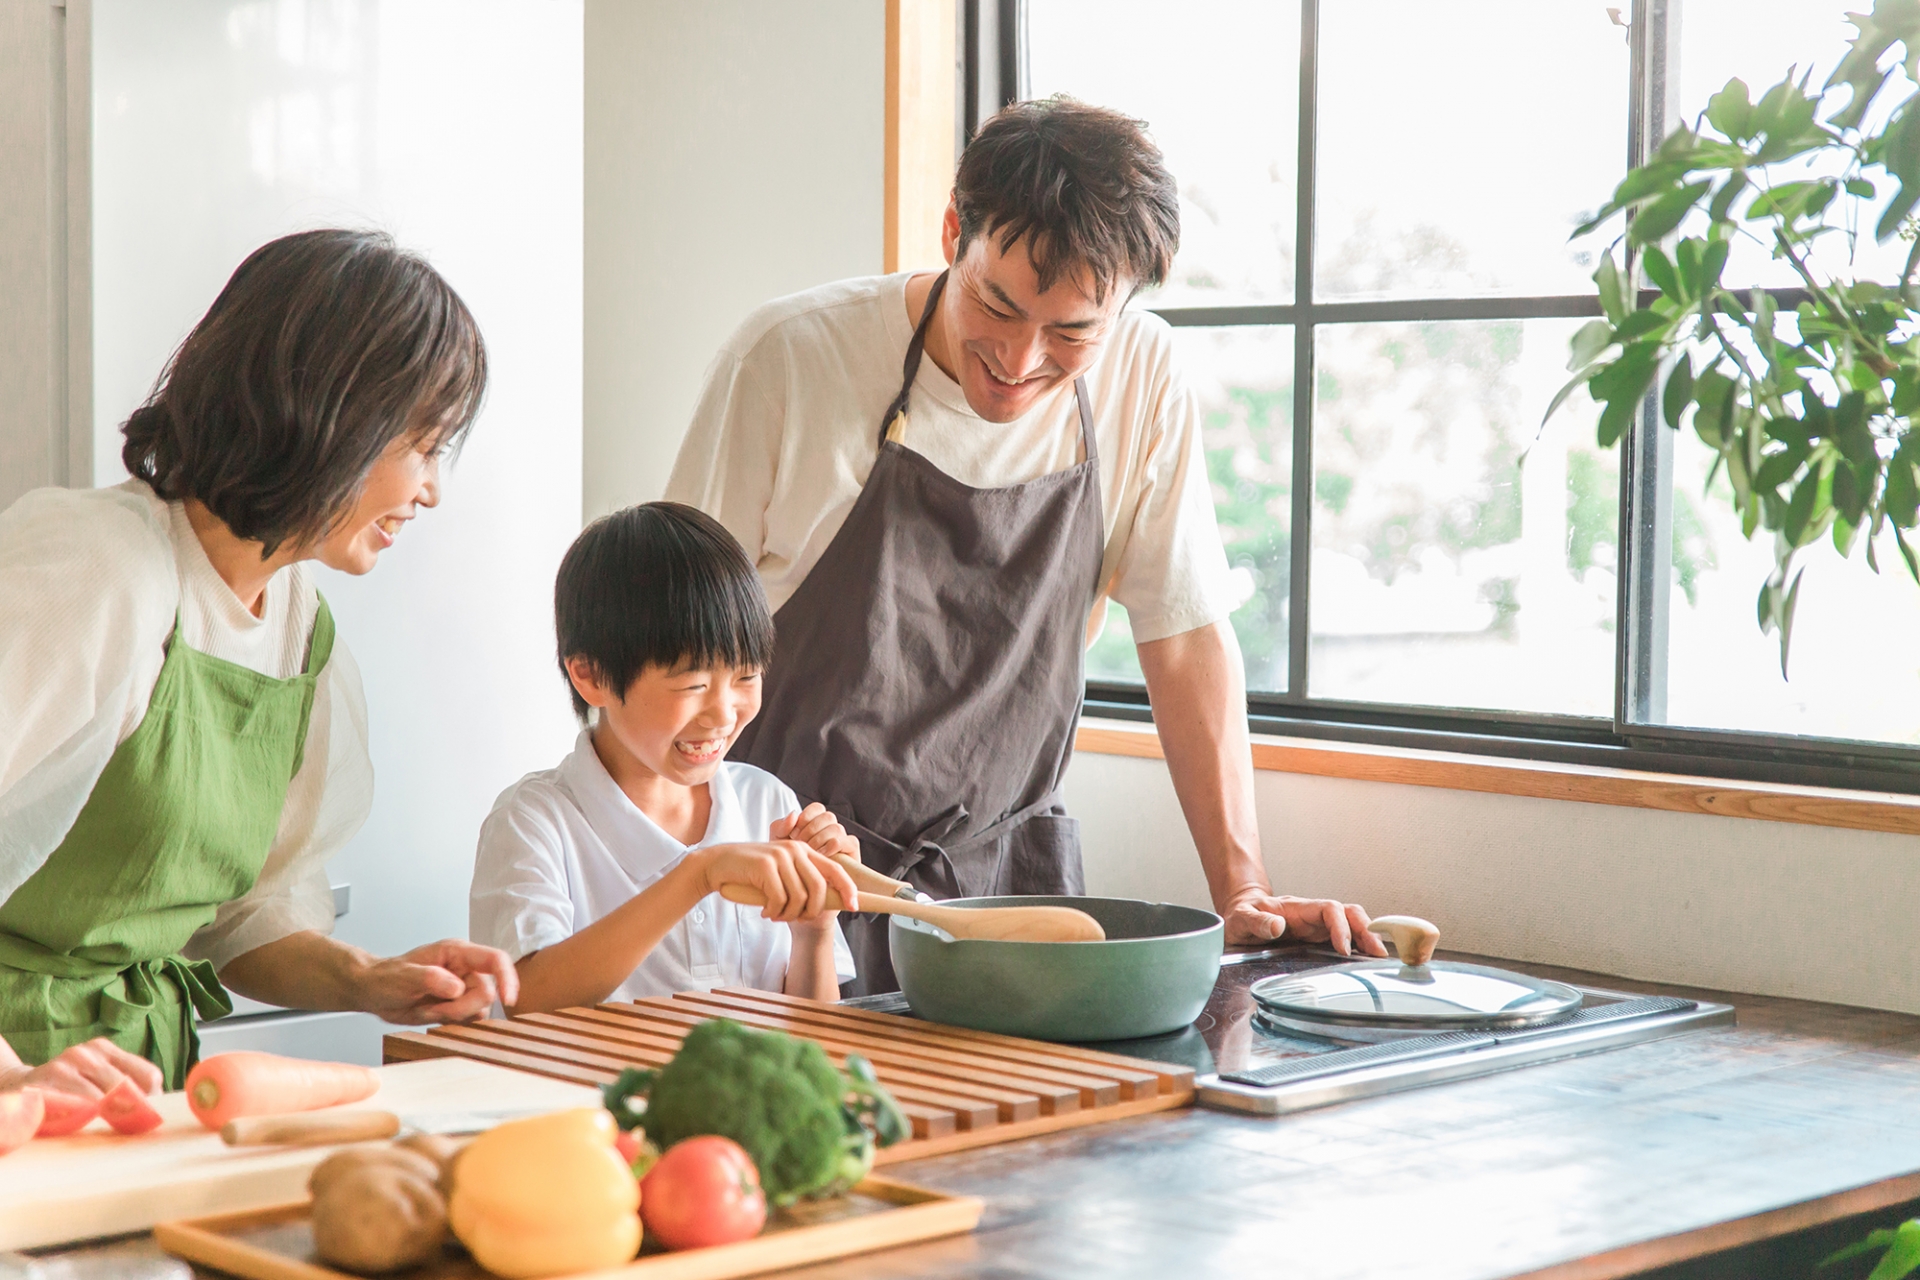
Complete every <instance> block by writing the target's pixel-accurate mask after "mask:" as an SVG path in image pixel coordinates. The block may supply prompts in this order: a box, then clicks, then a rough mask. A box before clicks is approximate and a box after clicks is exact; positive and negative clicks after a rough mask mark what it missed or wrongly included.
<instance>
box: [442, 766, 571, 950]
mask: <svg viewBox="0 0 1920 1280" xmlns="http://www.w3.org/2000/svg"><path fill="white" fill-rule="evenodd" d="M536 797H537V793H534V794H529V792H528V791H527V790H526V789H524V788H523V787H521V786H518V785H516V786H515V787H514V788H512V789H510V790H509V791H508V792H507V794H506V795H504V796H502V797H501V798H500V801H499V803H497V804H496V805H494V808H493V812H492V813H490V814H488V815H487V820H486V821H485V822H483V823H481V824H480V846H479V849H478V850H477V851H476V852H475V854H474V861H473V887H472V890H471V891H470V892H469V894H468V896H467V934H468V936H469V937H470V938H472V939H473V941H475V942H478V943H480V944H482V945H483V946H489V947H498V948H500V949H501V950H502V951H504V952H506V953H507V954H508V955H509V956H511V957H512V958H513V959H514V960H515V961H516V962H518V961H520V960H524V959H526V958H527V957H528V956H530V955H532V954H533V953H534V952H536V951H539V950H541V949H542V948H545V947H550V946H553V945H554V944H556V943H560V942H565V941H566V940H567V939H568V938H571V937H572V936H573V934H574V930H575V920H574V910H573V899H572V897H571V895H570V894H569V893H568V891H567V858H566V840H565V836H564V834H563V832H562V828H561V826H560V823H559V822H558V820H557V819H556V817H555V815H554V814H552V813H551V812H548V811H547V809H546V807H545V806H544V805H542V804H540V803H539V802H538V800H537V798H536ZM583 923H590V922H583Z"/></svg>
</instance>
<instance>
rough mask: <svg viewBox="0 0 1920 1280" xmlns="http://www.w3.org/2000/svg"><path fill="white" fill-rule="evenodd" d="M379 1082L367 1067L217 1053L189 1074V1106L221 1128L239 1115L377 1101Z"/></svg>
mask: <svg viewBox="0 0 1920 1280" xmlns="http://www.w3.org/2000/svg"><path fill="white" fill-rule="evenodd" d="M379 1087H380V1077H379V1076H377V1075H375V1074H374V1073H373V1070H372V1069H371V1068H369V1067H356V1066H350V1065H348V1064H347V1063H344V1062H309V1061H306V1060H304V1059H301V1058H282V1057H278V1056H276V1055H274V1054H271V1053H250V1052H246V1051H241V1052H237V1053H216V1054H215V1055H214V1056H213V1057H211V1058H207V1059H204V1060H203V1061H201V1062H200V1063H199V1065H197V1066H195V1067H194V1069H193V1070H192V1071H190V1072H188V1073H187V1105H188V1106H190V1107H192V1108H193V1114H194V1115H195V1116H197V1117H199V1120H200V1123H201V1124H203V1125H205V1126H207V1128H209V1129H218V1128H219V1127H220V1126H222V1125H224V1124H225V1123H226V1122H227V1121H229V1120H233V1119H236V1118H238V1117H240V1116H272V1115H282V1114H284V1113H286V1112H289V1111H314V1110H317V1109H318V1108H320V1107H335V1106H339V1105H340V1104H341V1103H343V1102H358V1101H360V1100H361V1099H362V1098H368V1097H371V1096H373V1092H374V1090H376V1089H378V1088H379Z"/></svg>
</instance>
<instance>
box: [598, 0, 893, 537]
mask: <svg viewBox="0 0 1920 1280" xmlns="http://www.w3.org/2000/svg"><path fill="white" fill-rule="evenodd" d="M884 23H885V9H884V5H883V0H808V2H807V3H805V4H793V3H787V2H785V0H587V12H586V33H587V55H586V58H587V60H586V67H587V128H586V255H587V262H588V264H589V269H588V272H587V280H586V317H587V321H586V335H587V348H586V389H585V405H586V424H587V428H586V456H585V472H584V476H585V502H586V514H587V516H588V517H589V518H591V517H594V516H599V515H604V514H606V513H607V512H609V511H612V510H615V509H617V508H619V507H622V506H626V505H628V504H630V503H634V502H645V501H649V500H651V499H653V498H657V497H659V496H660V494H661V491H662V490H663V489H664V488H665V487H666V481H667V474H668V472H669V471H670V470H671V469H672V467H673V457H674V453H675V451H676V450H677V449H678V447H679V444H680V437H681V435H682V434H683V433H684V432H685V430H686V423H687V418H688V415H689V414H690V413H691V412H692V410H693V406H694V401H695V398H696V396H697V395H698V392H699V387H700V376H701V374H702V373H703V372H704V371H705V369H706V367H707V363H708V361H710V360H712V359H713V355H714V352H715V351H717V350H718V349H719V346H720V343H721V342H722V341H723V340H725V338H726V336H727V334H728V333H730V332H732V330H733V329H734V327H735V326H736V325H738V324H739V323H740V321H741V320H742V319H744V318H745V316H746V314H747V313H748V312H749V311H751V310H752V309H753V308H754V307H757V306H759V305H760V304H761V303H762V302H765V301H767V300H768V299H770V298H777V297H779V296H781V295H782V294H787V293H793V292H796V291H798V290H801V289H805V288H808V287H809V286H812V285H816V284H822V283H824V282H826V281H829V280H837V279H841V278H843V277H846V276H858V275H873V274H876V273H878V272H879V270H880V266H881V229H880V228H881V223H880V215H881V198H882V186H883V181H884V174H883V171H882V159H883V156H882V148H883V145H884V142H885V118H884V115H883V106H884V103H883V99H882V85H883V81H884V76H885V62H884V46H883V42H882V41H883V34H884Z"/></svg>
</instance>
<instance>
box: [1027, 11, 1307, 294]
mask: <svg viewBox="0 0 1920 1280" xmlns="http://www.w3.org/2000/svg"><path fill="white" fill-rule="evenodd" d="M1025 9H1026V15H1027V26H1026V35H1027V68H1028V92H1029V93H1030V94H1032V96H1034V97H1044V96H1046V95H1048V94H1054V93H1066V94H1071V95H1072V96H1073V97H1076V98H1079V99H1080V100H1081V101H1083V102H1091V103H1096V104H1098V105H1100V106H1103V107H1112V108H1114V109H1116V110H1119V111H1125V112H1127V113H1128V114H1130V115H1133V116H1137V117H1139V118H1140V119H1143V120H1145V121H1146V122H1147V124H1148V127H1149V128H1150V129H1151V130H1152V132H1153V137H1154V140H1155V141H1156V142H1158V143H1159V144H1160V148H1161V150H1162V151H1163V152H1165V154H1166V157H1167V164H1168V166H1169V167H1170V168H1171V169H1172V170H1173V173H1174V176H1175V178H1176V179H1177V180H1178V181H1179V184H1180V256H1179V258H1178V259H1177V260H1176V261H1175V263H1174V270H1173V272H1172V274H1171V276H1170V277H1169V278H1168V281H1167V284H1166V286H1165V287H1164V288H1163V289H1160V290H1156V291H1155V292H1153V293H1152V294H1146V295H1142V298H1143V300H1144V301H1146V302H1148V303H1149V304H1150V305H1153V306H1187V305H1206V306H1213V305H1220V304H1223V303H1233V302H1291V301H1293V228H1294V219H1295V213H1294V186H1295V184H1294V175H1295V170H1296V163H1297V162H1296V159H1295V157H1296V155H1297V150H1296V146H1297V135H1298V132H1299V125H1298V123H1297V121H1298V118H1299V117H1298V107H1299V100H1300V89H1299V84H1300V78H1299V67H1300V6H1299V4H1298V0H1211V2H1210V3H1207V4H1204V5H1202V4H1175V3H1171V2H1170V0H1028V2H1027V4H1026V5H1025Z"/></svg>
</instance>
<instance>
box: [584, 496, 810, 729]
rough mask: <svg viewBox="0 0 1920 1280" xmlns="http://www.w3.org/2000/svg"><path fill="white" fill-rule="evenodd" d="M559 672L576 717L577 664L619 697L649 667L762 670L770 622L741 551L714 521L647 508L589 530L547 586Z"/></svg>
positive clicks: (683, 509) (660, 505) (656, 505)
mask: <svg viewBox="0 0 1920 1280" xmlns="http://www.w3.org/2000/svg"><path fill="white" fill-rule="evenodd" d="M553 626H554V632H555V634H556V635H557V637H558V638H559V642H560V646H559V647H560V674H561V675H562V676H563V677H565V678H566V680H567V692H568V693H569V694H570V695H571V696H572V698H573V710H574V714H575V715H577V716H579V717H580V719H581V720H582V721H585V720H586V718H587V703H586V700H585V699H583V698H582V697H581V696H580V692H579V690H577V689H575V688H574V687H573V679H572V677H571V676H568V675H567V660H568V659H569V658H585V659H586V660H587V661H588V662H590V663H592V664H593V668H594V670H595V671H596V672H598V673H599V675H600V679H601V680H602V681H604V682H605V683H607V684H608V685H611V686H612V687H613V688H616V689H619V690H620V691H621V692H622V693H623V694H624V693H625V691H626V690H627V688H628V687H629V686H631V685H632V684H633V681H634V679H635V678H636V677H637V676H639V674H640V673H641V671H643V670H645V669H646V668H647V667H656V666H657V667H665V668H667V669H668V670H672V669H674V668H676V667H705V666H728V667H735V668H738V667H756V668H760V667H765V666H766V665H767V663H769V662H771V661H772V660H773V615H772V614H771V613H769V612H768V611H767V593H766V591H765V590H764V589H763V588H762V587H761V586H760V576H759V575H758V574H756V573H755V572H754V570H753V565H752V563H751V562H749V561H748V559H747V553H746V552H745V551H744V550H742V549H741V546H740V544H739V543H738V542H736V541H735V540H734V537H733V535H732V534H730V533H728V532H727V531H726V529H725V528H724V527H723V526H722V525H721V524H720V522H719V521H718V520H715V519H714V518H713V517H712V516H709V515H707V514H706V513H705V512H703V511H698V510H696V509H694V508H693V507H688V506H683V505H681V504H680V503H678V502H645V503H642V504H640V505H639V506H637V507H628V508H627V509H626V510H624V511H616V512H614V513H613V514H612V515H610V516H605V517H602V518H601V519H599V520H596V521H594V522H593V523H592V524H590V525H588V526H587V527H586V528H585V529H584V530H583V531H582V532H581V534H580V536H579V537H578V538H575V539H574V540H573V545H572V546H571V547H569V548H567V554H566V558H565V559H563V560H561V562H560V574H559V576H558V577H557V578H556V579H555V580H554V584H553Z"/></svg>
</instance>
